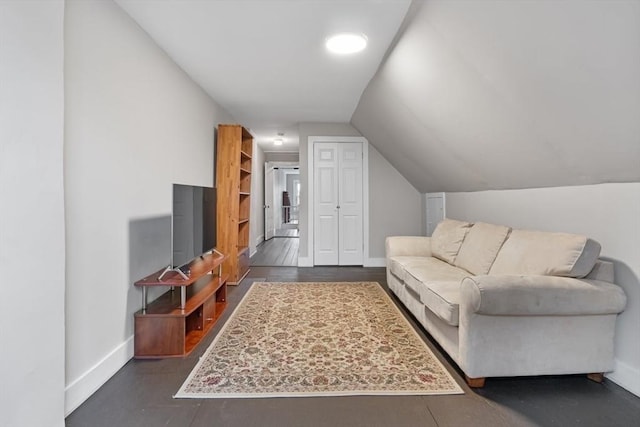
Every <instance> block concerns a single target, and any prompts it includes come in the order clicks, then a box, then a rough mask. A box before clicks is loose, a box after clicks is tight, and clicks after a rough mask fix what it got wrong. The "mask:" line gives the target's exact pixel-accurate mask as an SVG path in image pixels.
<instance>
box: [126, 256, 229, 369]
mask: <svg viewBox="0 0 640 427" xmlns="http://www.w3.org/2000/svg"><path fill="white" fill-rule="evenodd" d="M225 258H226V257H225V256H224V255H222V254H221V253H219V252H217V251H214V252H213V253H209V254H204V255H203V256H201V257H198V258H196V259H194V260H193V261H191V262H190V263H189V264H187V266H186V267H187V268H189V273H190V274H189V275H188V276H187V275H185V274H184V272H183V271H180V272H177V271H175V270H173V269H167V268H165V269H162V270H159V271H157V272H155V273H153V274H151V275H149V276H147V277H145V278H144V279H142V280H138V281H137V282H135V286H139V287H141V288H142V309H141V310H139V311H138V312H137V313H135V315H134V317H135V336H134V357H135V358H138V359H150V358H164V357H183V356H186V355H188V354H189V353H191V351H193V349H194V348H195V347H196V346H197V344H198V343H199V342H200V341H202V339H203V338H204V337H205V336H206V335H207V333H208V332H209V331H210V330H211V329H212V327H213V325H214V324H215V323H216V322H217V320H218V319H219V318H220V315H221V314H222V312H223V311H224V309H225V308H226V306H227V301H226V300H227V277H228V276H227V275H223V274H222V263H223V261H224V260H225ZM185 276H186V278H185ZM150 286H165V287H167V286H168V287H170V289H169V290H168V291H167V292H165V293H164V294H162V295H161V296H160V297H158V298H157V299H156V300H154V301H152V302H150V303H148V302H147V288H148V287H150ZM175 288H180V297H179V298H177V295H176V294H177V292H175Z"/></svg>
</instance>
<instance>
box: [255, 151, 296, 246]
mask: <svg viewBox="0 0 640 427" xmlns="http://www.w3.org/2000/svg"><path fill="white" fill-rule="evenodd" d="M268 168H272V169H278V168H283V169H285V168H286V169H288V168H290V169H295V168H298V170H300V162H283V161H275V162H269V161H267V162H264V183H263V185H264V188H263V194H264V195H265V197H264V199H265V200H264V206H263V210H264V211H266V206H267V198H266V194H267V191H266V190H267V169H268ZM273 185H274V181H272V182H271V187H272V188H271V191H273ZM274 197H276V195H275V194H274ZM272 208H274V207H272ZM298 227H299V224H298ZM264 236H265V238H264V240H265V241H267V240H268V239H267V213H266V212H265V213H264Z"/></svg>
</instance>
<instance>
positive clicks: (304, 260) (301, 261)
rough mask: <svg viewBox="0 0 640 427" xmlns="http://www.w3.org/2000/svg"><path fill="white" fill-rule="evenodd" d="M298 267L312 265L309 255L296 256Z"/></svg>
mask: <svg viewBox="0 0 640 427" xmlns="http://www.w3.org/2000/svg"><path fill="white" fill-rule="evenodd" d="M298 267H313V259H312V258H310V257H302V256H299V257H298Z"/></svg>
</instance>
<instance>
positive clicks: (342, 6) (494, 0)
mask: <svg viewBox="0 0 640 427" xmlns="http://www.w3.org/2000/svg"><path fill="white" fill-rule="evenodd" d="M116 1H117V2H118V4H120V5H121V6H122V7H123V8H124V9H125V11H127V12H128V13H129V14H130V15H131V16H132V17H133V18H134V19H135V20H136V21H137V22H138V23H139V24H140V25H141V26H142V27H143V28H144V29H145V30H146V31H147V32H148V33H149V34H150V35H151V36H152V37H153V38H154V40H156V42H157V43H158V44H159V45H160V46H161V47H162V48H163V49H164V50H165V51H166V52H167V53H168V54H169V56H171V57H172V58H173V59H174V61H176V62H177V63H178V65H180V66H181V67H182V68H183V69H184V70H185V71H186V72H187V73H188V74H189V75H190V76H191V77H192V78H193V79H194V80H195V81H196V82H197V83H198V84H200V86H201V87H203V89H204V90H205V91H207V92H208V93H209V94H210V95H211V96H212V97H213V98H214V99H215V100H216V101H217V102H219V103H220V104H221V105H222V106H223V107H225V108H226V109H227V110H228V111H229V112H231V113H232V114H233V115H234V116H235V118H236V119H237V120H238V121H239V122H241V123H243V124H245V125H247V126H249V127H251V128H252V131H253V132H254V135H255V136H256V139H257V140H258V141H259V142H260V143H261V144H263V145H264V144H267V143H269V142H270V141H271V139H272V138H273V137H275V135H276V133H277V132H279V131H284V132H285V133H286V138H285V140H286V141H287V142H288V144H289V145H285V146H284V147H283V149H284V150H287V151H289V150H292V149H293V150H297V129H298V127H297V124H298V123H299V122H313V121H318V122H327V121H329V122H331V121H333V122H349V121H350V122H351V124H352V125H353V126H354V127H355V128H356V129H358V131H359V132H361V133H362V135H364V136H365V137H366V138H367V139H368V140H369V141H370V142H371V143H372V144H373V145H374V146H375V147H376V148H377V149H378V151H379V152H380V153H382V155H383V156H384V157H385V158H386V159H387V160H388V161H389V162H390V163H391V164H392V165H394V166H395V168H396V169H397V170H398V171H399V172H400V173H401V174H402V175H403V176H404V177H405V178H406V179H407V180H408V181H409V182H411V183H412V184H413V186H415V187H416V188H417V189H418V190H419V191H420V192H438V191H476V190H485V189H505V188H534V187H551V186H565V185H580V184H593V183H603V182H627V181H634V182H635V181H640V2H639V1H637V0H611V1H608V0H591V1H587V0H562V1H545V0H517V1H503V0H455V1H453V0H427V1H424V2H423V1H420V0H414V1H413V2H410V0H297V1H293V0H290V1H288V0H243V1H232V0H207V1H204V0H164V1H161V2H159V1H154V0H116ZM410 3H411V4H410ZM405 15H406V16H405ZM403 19H404V21H403ZM345 30H351V31H361V32H365V33H366V34H367V36H368V37H369V41H370V44H369V48H368V49H367V51H366V53H365V54H364V55H362V56H360V57H357V56H356V57H352V58H336V57H331V56H328V55H327V53H326V52H325V51H324V50H323V48H322V41H323V40H324V38H325V37H326V36H327V35H328V33H330V32H333V31H345ZM270 149H273V148H270Z"/></svg>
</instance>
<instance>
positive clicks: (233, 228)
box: [216, 124, 253, 285]
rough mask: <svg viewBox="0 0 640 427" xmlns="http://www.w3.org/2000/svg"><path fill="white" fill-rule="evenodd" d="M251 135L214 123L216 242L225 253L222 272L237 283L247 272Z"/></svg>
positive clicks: (230, 280)
mask: <svg viewBox="0 0 640 427" xmlns="http://www.w3.org/2000/svg"><path fill="white" fill-rule="evenodd" d="M252 151H253V136H252V135H251V134H250V133H249V131H248V130H246V129H245V128H244V127H242V126H241V125H224V124H221V125H218V141H217V150H216V187H217V190H218V201H217V212H218V216H217V242H218V247H219V249H220V250H221V251H222V252H224V253H225V254H227V255H228V258H227V260H226V261H225V262H224V264H223V271H224V272H225V273H228V274H229V284H230V285H237V284H238V283H240V281H241V280H242V279H243V278H244V277H245V276H246V275H247V273H248V272H249V232H250V228H251V227H250V212H251V161H252V160H251V154H252Z"/></svg>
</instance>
